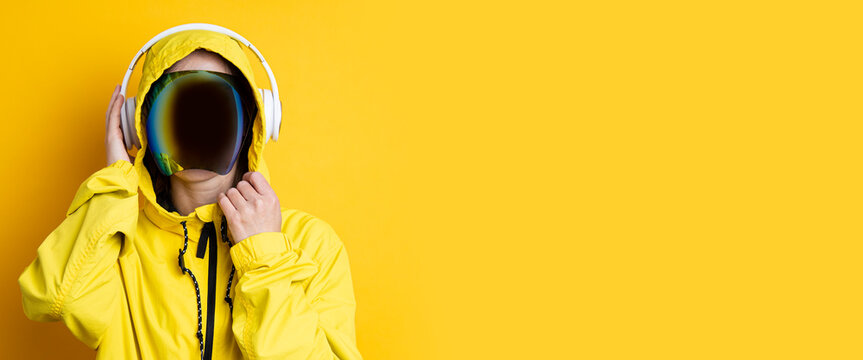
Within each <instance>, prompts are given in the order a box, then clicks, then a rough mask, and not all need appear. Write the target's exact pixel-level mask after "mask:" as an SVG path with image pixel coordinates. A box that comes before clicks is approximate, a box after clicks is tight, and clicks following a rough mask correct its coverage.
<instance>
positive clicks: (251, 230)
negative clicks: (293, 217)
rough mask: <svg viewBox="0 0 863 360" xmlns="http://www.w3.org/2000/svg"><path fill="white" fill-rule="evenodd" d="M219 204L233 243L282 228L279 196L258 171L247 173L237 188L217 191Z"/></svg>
mask: <svg viewBox="0 0 863 360" xmlns="http://www.w3.org/2000/svg"><path fill="white" fill-rule="evenodd" d="M219 206H220V207H221V208H222V212H223V213H225V218H227V219H228V230H230V232H231V238H232V239H231V241H233V242H234V244H236V243H238V242H240V241H243V240H244V239H246V238H248V237H249V236H252V235H255V234H259V233H263V232H271V231H272V232H279V231H281V227H282V210H281V207H280V205H279V198H278V197H277V196H276V192H275V191H273V188H272V187H270V184H269V183H267V180H266V179H264V175H261V173H259V172H257V171H255V172H247V173H246V174H245V175H243V180H242V181H240V182H239V183H237V187H235V188H230V189H229V190H228V191H226V192H225V193H221V194H219Z"/></svg>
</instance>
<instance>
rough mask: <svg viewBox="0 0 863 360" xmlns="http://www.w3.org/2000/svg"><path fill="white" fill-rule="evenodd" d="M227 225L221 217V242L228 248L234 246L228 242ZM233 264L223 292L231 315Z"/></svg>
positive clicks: (225, 220) (232, 304)
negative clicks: (226, 286)
mask: <svg viewBox="0 0 863 360" xmlns="http://www.w3.org/2000/svg"><path fill="white" fill-rule="evenodd" d="M227 223H228V219H226V218H225V217H224V216H222V241H224V242H226V243H228V247H229V248H230V247H231V246H234V244H232V243H231V241H230V240H228V228H227V226H226V225H225V224H227ZM235 270H236V269H235V268H234V264H233V263H231V275H228V288H227V289H226V290H225V302H226V303H228V307H229V308H230V309H231V314H233V313H234V299H231V283H232V282H233V281H234V271H235Z"/></svg>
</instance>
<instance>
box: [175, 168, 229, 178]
mask: <svg viewBox="0 0 863 360" xmlns="http://www.w3.org/2000/svg"><path fill="white" fill-rule="evenodd" d="M174 175H176V176H177V177H178V178H180V179H181V180H183V181H204V180H209V179H212V178H214V177H218V176H227V175H219V174H218V173H216V172H213V171H210V170H203V169H186V170H182V171H178V172H175V173H174Z"/></svg>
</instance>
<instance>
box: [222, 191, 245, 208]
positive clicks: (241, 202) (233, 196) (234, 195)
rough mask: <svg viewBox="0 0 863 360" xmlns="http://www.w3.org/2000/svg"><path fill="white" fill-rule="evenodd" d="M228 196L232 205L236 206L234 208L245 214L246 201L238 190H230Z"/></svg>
mask: <svg viewBox="0 0 863 360" xmlns="http://www.w3.org/2000/svg"><path fill="white" fill-rule="evenodd" d="M226 195H227V196H228V199H230V200H231V204H233V205H234V208H235V209H237V211H239V212H243V211H244V210H246V199H243V195H241V194H240V192H239V191H238V190H237V188H230V189H228V191H227V193H226Z"/></svg>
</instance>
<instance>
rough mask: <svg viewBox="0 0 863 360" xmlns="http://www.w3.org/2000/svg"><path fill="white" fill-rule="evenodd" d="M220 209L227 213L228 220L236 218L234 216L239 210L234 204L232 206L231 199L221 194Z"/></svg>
mask: <svg viewBox="0 0 863 360" xmlns="http://www.w3.org/2000/svg"><path fill="white" fill-rule="evenodd" d="M218 197H219V207H221V208H222V212H223V213H225V217H227V218H228V219H232V218H234V215H235V214H236V213H237V209H236V208H235V207H234V204H231V199H228V197H227V196H225V194H222V193H219V196H218Z"/></svg>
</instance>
